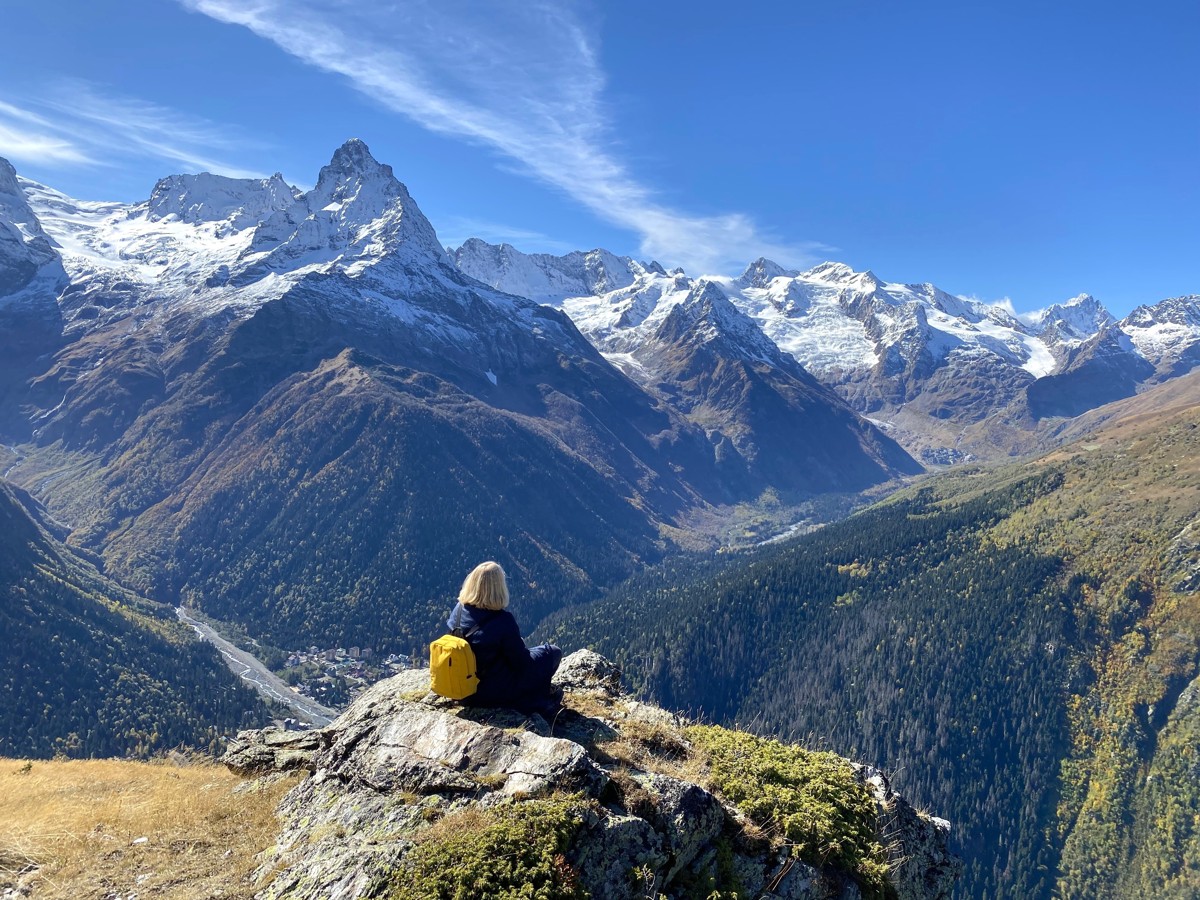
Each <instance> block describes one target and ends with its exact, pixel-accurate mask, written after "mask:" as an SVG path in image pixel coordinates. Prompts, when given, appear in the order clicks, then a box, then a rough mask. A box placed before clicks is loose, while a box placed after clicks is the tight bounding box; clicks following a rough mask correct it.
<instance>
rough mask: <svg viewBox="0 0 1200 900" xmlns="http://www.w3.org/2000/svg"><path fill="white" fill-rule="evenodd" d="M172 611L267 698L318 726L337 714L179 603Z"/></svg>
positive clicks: (326, 722)
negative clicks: (298, 690)
mask: <svg viewBox="0 0 1200 900" xmlns="http://www.w3.org/2000/svg"><path fill="white" fill-rule="evenodd" d="M175 615H176V616H177V617H178V618H179V621H180V622H183V623H184V624H185V625H188V626H190V627H191V628H192V630H193V631H195V632H196V634H198V635H200V637H201V639H203V640H206V641H208V642H209V643H210V644H212V645H213V646H215V647H216V648H217V649H218V650H219V651H221V655H222V656H223V657H225V662H226V663H227V664H228V665H229V668H230V669H231V670H233V672H234V674H235V675H237V676H238V677H239V678H241V679H242V681H245V682H247V683H248V684H250V685H251V686H252V687H253V688H254V689H255V690H256V691H258V692H259V693H260V694H262V695H263V696H264V697H266V698H267V699H268V700H274V701H275V702H276V703H282V704H283V705H285V706H287V707H288V708H289V709H291V710H292V712H294V713H295V714H296V718H297V719H300V720H302V721H305V722H308V723H309V724H311V725H315V726H317V727H318V728H320V727H322V726H325V725H328V724H329V723H330V722H332V721H333V720H334V719H335V718H337V716H338V711H337V710H336V709H330V708H329V707H328V706H322V705H321V704H320V703H318V702H317V701H315V700H309V699H308V698H307V697H302V696H300V694H298V693H296V691H295V690H294V689H293V688H292V687H290V686H289V685H288V684H287V683H285V682H284V681H283V679H281V678H280V677H279V676H278V675H276V674H275V673H274V672H272V671H271V670H270V669H268V668H267V667H266V666H264V665H263V664H262V663H261V662H259V661H258V660H257V659H255V658H254V657H253V656H252V655H251V654H249V653H247V652H246V651H245V650H243V649H242V648H241V647H238V646H236V645H234V644H231V643H229V641H227V640H225V638H223V637H221V636H220V635H219V634H217V633H216V632H215V631H213V629H212V628H210V627H209V626H208V625H205V624H204V623H203V622H200V621H197V620H196V619H193V618H192V617H191V616H189V615H188V614H187V612H186V611H185V610H184V608H183V607H182V606H177V607H175Z"/></svg>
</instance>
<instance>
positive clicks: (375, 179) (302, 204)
mask: <svg viewBox="0 0 1200 900" xmlns="http://www.w3.org/2000/svg"><path fill="white" fill-rule="evenodd" d="M401 245H404V246H405V248H406V250H407V251H408V252H415V253H417V254H419V255H423V256H426V257H432V258H434V259H437V260H439V261H442V262H446V263H449V260H447V259H446V252H445V250H444V249H443V248H442V245H441V243H440V242H439V241H438V239H437V234H436V233H435V232H434V230H433V226H432V225H431V224H430V223H429V220H428V219H426V218H425V216H424V215H423V214H422V213H421V210H420V209H419V208H418V207H417V204H416V202H415V201H414V200H413V199H412V197H411V196H410V195H409V193H408V189H407V188H406V187H405V186H404V185H403V184H401V183H400V182H399V181H398V180H397V179H396V177H395V175H393V174H392V167H391V166H388V165H384V164H383V163H380V162H378V161H377V160H376V159H375V158H374V157H373V156H371V151H370V150H369V149H368V148H367V145H366V144H364V143H363V142H362V141H360V140H358V139H352V140H349V141H347V142H346V143H345V144H343V145H342V146H341V147H339V148H338V149H337V150H336V151H335V152H334V154H333V158H332V159H331V160H330V162H329V164H328V165H326V166H323V167H322V168H321V172H320V174H319V175H318V177H317V184H316V186H315V187H314V188H313V189H312V190H311V191H309V192H308V193H307V194H302V195H301V196H300V197H298V198H297V199H296V202H295V203H293V204H291V205H289V206H287V207H286V208H283V209H279V210H277V211H276V212H275V213H273V214H272V215H271V216H270V217H269V218H267V220H266V221H265V222H263V223H262V224H261V225H259V227H258V229H257V230H256V232H255V234H254V239H253V240H252V241H251V244H250V246H249V248H248V249H247V251H246V254H245V256H247V257H249V258H254V257H255V256H257V255H258V254H265V256H259V257H258V258H256V259H253V269H254V271H255V272H256V273H257V272H260V271H277V270H281V269H282V270H289V271H290V270H294V269H295V268H297V267H304V266H311V265H323V264H328V263H336V264H338V265H340V266H342V267H343V268H351V267H354V266H356V265H367V264H370V263H372V262H374V261H377V260H378V259H379V258H381V257H383V256H384V255H385V254H389V253H391V252H394V251H395V250H397V249H398V248H399V247H400V246H401Z"/></svg>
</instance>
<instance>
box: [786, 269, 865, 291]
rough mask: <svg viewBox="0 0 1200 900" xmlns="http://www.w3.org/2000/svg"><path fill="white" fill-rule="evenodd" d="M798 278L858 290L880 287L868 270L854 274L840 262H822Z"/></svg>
mask: <svg viewBox="0 0 1200 900" xmlns="http://www.w3.org/2000/svg"><path fill="white" fill-rule="evenodd" d="M799 277H800V278H803V279H804V280H805V281H819V282H823V283H824V284H836V285H846V286H853V287H855V288H857V289H859V290H874V289H875V288H877V287H879V285H880V281H879V279H878V278H876V277H875V273H874V272H872V271H871V270H870V269H868V270H867V271H865V272H855V271H854V270H853V269H852V268H850V267H849V266H848V265H846V264H845V263H840V262H823V263H821V264H820V265H819V266H813V267H812V268H811V269H809V270H808V271H807V272H801V273H800V276H799Z"/></svg>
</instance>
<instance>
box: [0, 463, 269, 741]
mask: <svg viewBox="0 0 1200 900" xmlns="http://www.w3.org/2000/svg"><path fill="white" fill-rule="evenodd" d="M0 598H2V599H3V602H2V603H0V635H3V638H2V640H0V696H3V698H4V702H3V703H0V756H10V757H11V756H18V757H20V756H23V757H33V758H47V757H51V756H68V757H103V756H136V757H146V756H151V755H154V754H158V753H162V752H164V751H166V750H170V749H171V748H173V747H185V748H188V749H193V748H200V749H205V750H208V751H210V752H217V751H219V750H220V748H221V747H222V746H223V741H224V736H225V735H227V734H230V733H231V732H234V731H236V730H237V729H239V728H250V727H256V726H259V725H262V724H264V723H265V722H266V721H267V720H268V718H269V717H268V715H267V711H266V709H265V708H264V707H263V706H262V704H261V703H260V702H259V700H258V699H257V697H256V695H255V694H254V693H253V692H252V691H251V690H250V689H249V688H246V687H244V686H243V685H241V684H240V683H239V682H238V681H237V679H236V678H234V677H233V675H232V673H231V672H230V671H229V670H228V668H226V666H225V663H224V661H223V660H222V659H221V657H220V655H219V654H218V653H217V651H216V650H215V649H214V648H213V647H212V646H211V645H210V644H203V643H200V642H199V641H197V640H195V639H194V638H193V636H192V635H191V633H190V631H188V630H187V629H185V628H183V627H182V626H181V625H179V624H178V623H177V622H175V621H174V616H173V615H172V613H171V610H170V609H168V608H167V607H163V606H160V605H158V604H154V603H151V602H149V601H147V600H145V599H143V598H140V597H137V596H136V595H134V594H131V593H129V592H128V591H125V590H123V589H122V588H120V587H118V586H117V585H116V584H114V583H113V582H111V581H109V580H107V579H106V578H104V577H103V576H101V575H100V574H99V573H98V572H96V570H95V569H94V568H93V567H92V566H91V564H90V563H88V562H87V561H86V560H84V559H82V558H80V557H78V556H76V555H75V554H73V553H72V552H71V551H70V550H68V549H67V548H66V547H64V546H63V545H61V544H59V543H58V542H57V541H55V540H53V539H52V538H51V537H50V536H49V535H48V534H47V533H46V532H45V531H44V530H42V529H41V528H39V527H38V525H37V524H35V522H34V521H33V520H32V519H31V518H30V516H29V515H28V513H27V512H26V510H25V508H24V507H23V506H22V505H21V504H20V503H19V502H18V500H17V498H16V496H15V495H14V494H13V493H12V492H11V491H10V490H9V489H8V488H7V487H4V486H0Z"/></svg>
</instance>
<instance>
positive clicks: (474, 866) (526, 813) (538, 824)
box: [388, 798, 588, 900]
mask: <svg viewBox="0 0 1200 900" xmlns="http://www.w3.org/2000/svg"><path fill="white" fill-rule="evenodd" d="M585 811H586V806H585V805H584V803H583V802H581V801H579V800H578V799H574V798H557V799H545V800H527V801H524V802H522V803H516V804H513V805H510V806H500V807H496V808H494V809H490V810H486V811H472V812H471V813H469V814H467V815H451V816H447V817H446V818H445V819H444V820H443V821H442V822H440V823H438V825H437V826H436V827H437V829H438V833H437V834H436V836H431V837H428V838H427V839H426V840H423V841H421V842H420V843H417V844H416V845H415V846H414V847H413V848H412V850H411V851H410V852H409V853H408V855H407V856H406V857H405V860H404V863H403V865H402V866H401V868H400V869H399V870H398V871H396V872H395V873H394V874H393V876H392V879H391V881H392V889H391V893H390V894H389V895H388V897H389V898H390V900H518V898H519V900H586V898H587V896H588V894H587V892H586V891H584V890H583V889H582V888H581V887H580V886H579V884H578V883H577V881H576V879H575V872H574V870H573V869H572V868H571V866H570V864H569V863H568V862H567V861H566V857H565V856H564V855H563V854H564V852H565V851H566V849H567V847H568V845H569V844H570V843H571V839H572V838H573V837H574V836H575V833H576V832H577V831H578V830H579V826H580V825H581V824H582V822H583V816H584V813H585Z"/></svg>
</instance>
